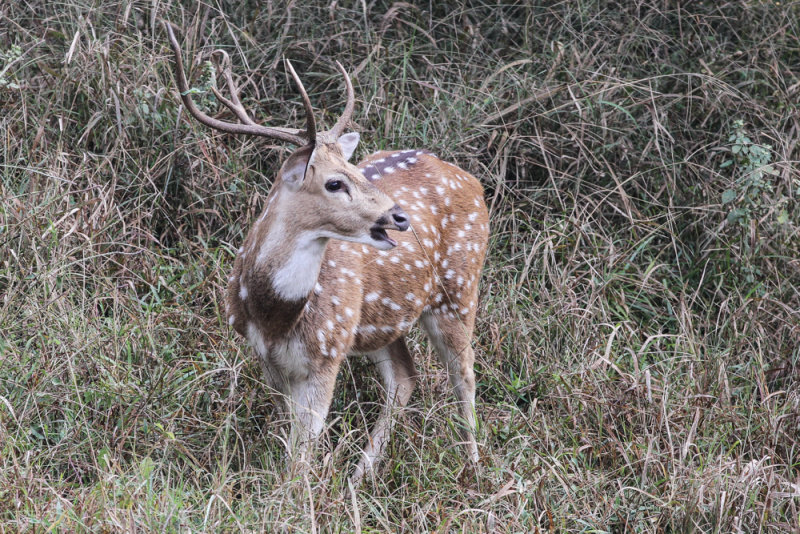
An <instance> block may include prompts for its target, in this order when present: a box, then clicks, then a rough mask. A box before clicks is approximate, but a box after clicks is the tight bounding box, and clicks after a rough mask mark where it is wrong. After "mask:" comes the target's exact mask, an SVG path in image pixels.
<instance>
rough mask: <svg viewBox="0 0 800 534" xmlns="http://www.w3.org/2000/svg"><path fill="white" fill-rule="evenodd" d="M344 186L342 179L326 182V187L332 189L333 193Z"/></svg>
mask: <svg viewBox="0 0 800 534" xmlns="http://www.w3.org/2000/svg"><path fill="white" fill-rule="evenodd" d="M343 188H344V184H343V183H342V181H341V180H328V181H327V182H326V183H325V189H327V190H328V191H330V192H331V193H333V192H336V191H341V190H342V189H343Z"/></svg>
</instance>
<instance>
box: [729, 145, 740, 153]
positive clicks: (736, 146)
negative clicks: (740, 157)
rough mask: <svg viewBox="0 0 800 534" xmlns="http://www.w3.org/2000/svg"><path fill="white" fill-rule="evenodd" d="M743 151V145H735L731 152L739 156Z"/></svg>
mask: <svg viewBox="0 0 800 534" xmlns="http://www.w3.org/2000/svg"><path fill="white" fill-rule="evenodd" d="M741 150H742V145H733V146H732V147H731V152H733V153H734V154H738V153H739V152H740V151H741Z"/></svg>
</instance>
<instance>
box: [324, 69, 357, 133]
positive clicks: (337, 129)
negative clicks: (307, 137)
mask: <svg viewBox="0 0 800 534" xmlns="http://www.w3.org/2000/svg"><path fill="white" fill-rule="evenodd" d="M336 66H337V67H338V68H339V71H340V72H341V73H342V75H343V76H344V84H345V86H346V88H347V104H345V106H344V112H343V113H342V115H341V116H340V117H339V120H337V121H336V124H334V125H333V128H331V129H330V130H329V131H328V133H329V134H330V136H331V137H332V138H334V139H336V138H338V137H339V135H341V133H342V130H344V129H345V127H346V126H347V123H348V122H350V117H352V116H353V109H354V108H355V105H356V97H355V93H354V92H353V82H352V81H351V80H350V75H349V74H347V71H346V70H345V68H344V67H343V66H342V64H341V63H339V62H338V61H337V62H336Z"/></svg>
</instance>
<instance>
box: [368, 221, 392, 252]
mask: <svg viewBox="0 0 800 534" xmlns="http://www.w3.org/2000/svg"><path fill="white" fill-rule="evenodd" d="M369 236H370V237H371V238H372V239H373V240H374V241H377V242H378V243H385V244H388V245H389V247H388V248H392V247H396V246H397V241H395V240H394V239H392V238H391V237H389V234H387V233H386V229H385V228H381V227H380V226H373V227H372V228H371V229H370V231H369Z"/></svg>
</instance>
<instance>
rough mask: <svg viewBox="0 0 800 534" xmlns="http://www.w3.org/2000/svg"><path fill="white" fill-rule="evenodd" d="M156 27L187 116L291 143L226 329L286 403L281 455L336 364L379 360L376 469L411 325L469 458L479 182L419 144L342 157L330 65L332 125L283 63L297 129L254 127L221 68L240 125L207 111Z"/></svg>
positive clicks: (403, 378)
mask: <svg viewBox="0 0 800 534" xmlns="http://www.w3.org/2000/svg"><path fill="white" fill-rule="evenodd" d="M166 27H167V32H168V34H169V40H170V44H171V46H172V50H173V52H174V56H175V76H176V80H177V86H178V89H179V91H180V96H181V99H182V100H183V104H184V106H185V107H186V109H187V110H188V111H189V113H190V114H191V115H192V116H194V117H195V119H197V120H198V121H199V122H201V123H202V124H205V125H207V126H209V127H211V128H215V129H217V130H221V131H223V132H228V133H234V134H244V135H255V136H264V137H269V138H273V139H278V140H281V141H286V142H288V143H291V144H294V145H296V146H298V147H299V148H297V149H296V150H295V151H294V152H293V153H292V154H291V155H290V156H289V157H288V158H286V161H285V162H284V163H283V165H282V167H281V169H280V171H279V172H278V175H277V176H276V177H275V179H274V182H273V185H272V187H271V189H270V191H269V195H268V196H267V200H266V206H265V207H264V211H263V212H262V213H261V215H260V217H259V218H258V220H257V221H256V222H255V224H254V225H253V227H252V228H251V230H250V232H249V233H248V235H247V237H246V238H245V240H244V244H243V245H242V247H241V248H240V249H239V251H238V254H237V255H236V259H235V261H234V265H233V272H232V273H231V275H230V277H229V279H228V288H227V298H226V305H227V319H228V323H229V324H230V325H231V326H232V327H233V328H234V329H235V330H236V331H237V332H238V333H239V334H241V335H242V336H243V337H245V338H246V339H247V340H248V342H249V344H250V345H251V346H252V348H253V350H254V352H255V354H256V356H257V357H258V360H259V361H260V363H261V365H262V368H263V372H264V376H265V380H266V382H267V384H268V385H269V386H270V387H271V388H272V389H273V390H275V391H276V392H278V393H279V396H280V397H281V398H282V399H283V401H284V405H285V408H286V409H287V410H288V413H289V416H290V419H291V421H292V423H291V431H290V437H291V439H290V447H289V449H290V451H289V452H290V457H291V458H293V459H294V460H295V461H296V460H297V459H298V458H299V457H301V456H302V455H305V453H306V452H308V447H309V445H310V444H311V443H312V442H313V441H314V438H316V437H317V436H318V435H319V434H320V433H321V431H322V430H323V427H324V422H325V418H326V416H327V413H328V410H329V407H330V404H331V398H332V395H333V389H334V385H335V382H336V375H337V373H338V371H339V367H340V366H341V365H342V362H344V360H345V358H346V357H348V356H350V355H354V354H361V355H365V356H366V357H367V358H369V359H370V360H371V361H372V362H373V363H374V364H375V367H376V368H377V370H378V373H379V375H380V377H381V379H382V382H383V387H384V389H385V393H386V402H385V405H384V406H383V409H382V411H381V413H380V415H379V417H378V420H377V422H376V423H375V425H374V427H373V429H372V431H371V435H370V438H369V441H368V444H367V446H366V447H365V449H364V451H363V455H362V456H361V458H360V461H359V462H358V465H357V466H356V469H355V472H354V474H353V479H354V480H360V479H361V478H362V477H363V476H364V475H365V474H366V473H368V472H370V471H371V470H372V469H374V467H375V466H376V465H377V463H378V461H379V459H380V456H381V453H382V450H383V449H384V446H385V444H386V442H387V440H388V438H389V435H390V433H391V429H392V421H393V417H392V416H393V412H394V411H395V410H397V409H399V408H402V407H403V406H405V405H406V403H407V402H408V400H409V397H410V396H411V392H412V390H413V389H414V385H415V381H416V377H417V371H416V370H415V368H414V361H413V358H412V356H411V354H410V353H409V350H408V347H407V346H406V342H405V337H406V335H407V334H408V332H409V330H410V329H411V327H412V325H413V324H414V323H415V322H417V321H419V323H420V324H421V325H422V328H423V330H424V331H425V333H426V334H427V336H428V338H429V340H430V343H431V345H432V346H433V348H434V349H435V351H436V353H437V356H438V358H439V360H440V361H441V362H442V364H443V365H444V367H445V368H446V369H447V372H448V375H449V379H450V383H451V386H452V388H453V390H454V392H455V396H456V400H457V405H458V408H459V412H460V415H461V418H462V419H463V432H462V433H463V440H464V442H465V443H466V447H467V449H468V452H469V459H470V460H471V461H472V462H477V461H478V447H477V444H476V441H475V430H476V428H475V376H474V374H473V363H474V359H475V356H474V353H473V349H472V347H471V341H472V333H473V328H474V325H475V314H476V310H477V300H478V281H479V278H480V274H481V268H482V265H483V261H484V257H485V253H486V246H487V240H488V231H489V226H488V224H489V217H488V212H487V209H486V204H485V203H484V200H483V189H482V187H481V184H480V182H479V181H478V180H477V179H476V178H474V177H473V176H471V175H470V174H469V173H467V172H466V171H464V170H462V169H460V168H458V167H456V166H455V165H452V164H450V163H447V162H444V161H442V160H440V159H438V158H437V157H436V156H435V155H434V154H433V153H431V152H429V151H427V150H402V151H382V152H377V153H375V154H373V155H371V156H369V157H368V158H367V159H365V160H364V161H362V162H361V163H359V164H358V165H353V164H352V163H349V160H350V158H351V156H352V155H353V152H354V151H355V149H356V145H357V144H358V141H359V134H358V133H345V134H343V133H342V131H343V130H344V129H345V127H346V126H347V125H348V123H349V121H350V117H351V115H352V113H353V108H354V102H355V98H354V94H353V86H352V83H351V81H350V78H349V76H348V74H347V72H346V71H345V69H344V67H342V65H341V64H340V63H339V62H337V67H338V69H339V71H340V72H341V73H342V75H343V76H344V82H345V87H346V93H347V103H346V105H345V109H344V112H343V114H342V115H341V117H340V118H339V119H338V120H337V121H336V123H335V125H334V126H333V128H331V129H330V130H328V131H317V128H316V125H315V122H314V115H313V109H312V107H311V103H310V101H309V98H308V95H307V94H306V91H305V89H304V88H303V84H302V83H301V82H300V79H299V77H298V76H297V74H296V72H295V71H294V69H293V68H292V66H291V64H290V63H289V62H287V63H286V66H287V68H288V70H289V71H290V72H291V75H292V77H293V78H294V81H295V84H296V86H297V89H298V92H299V93H300V96H301V98H302V100H303V105H304V107H305V113H306V129H305V130H304V131H301V130H298V129H289V128H272V127H266V126H262V125H259V124H256V122H255V121H253V119H252V118H251V117H250V115H249V114H248V113H247V111H246V110H245V108H244V107H243V106H242V104H241V101H240V99H239V96H238V88H237V87H236V85H235V83H234V81H233V78H232V75H231V71H230V63H229V62H227V66H226V68H225V69H223V74H224V77H225V79H226V85H227V87H228V91H229V93H230V98H226V97H224V96H222V95H221V94H220V93H219V92H218V91H217V90H216V89H213V91H214V93H215V95H216V97H217V99H218V100H219V101H220V102H221V103H222V104H224V105H225V106H226V107H227V108H228V109H229V110H230V111H231V112H233V114H234V115H235V116H236V117H237V118H238V120H239V122H228V121H223V120H219V119H216V118H212V117H210V116H208V115H206V114H205V113H203V112H202V111H200V110H199V109H198V108H197V107H196V106H195V104H194V103H193V102H192V98H191V92H190V91H189V86H188V84H187V81H186V77H185V74H184V67H183V64H182V61H181V51H180V46H179V44H178V41H177V40H176V38H175V35H174V33H173V31H172V28H171V27H170V26H169V25H168V24H167V25H166ZM387 230H388V231H391V232H392V233H391V236H390V234H389V233H388V232H387ZM394 231H398V233H394Z"/></svg>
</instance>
